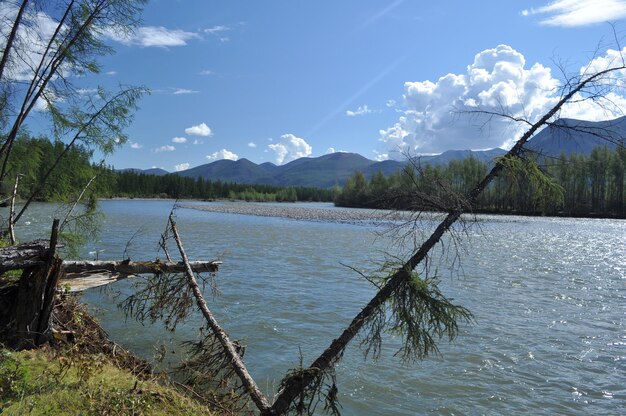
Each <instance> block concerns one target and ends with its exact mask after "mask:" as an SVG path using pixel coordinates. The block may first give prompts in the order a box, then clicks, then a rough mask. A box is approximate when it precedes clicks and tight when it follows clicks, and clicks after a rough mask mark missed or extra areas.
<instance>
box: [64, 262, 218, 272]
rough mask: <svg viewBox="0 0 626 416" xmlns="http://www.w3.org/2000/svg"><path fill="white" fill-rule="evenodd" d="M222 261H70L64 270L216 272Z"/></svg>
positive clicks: (65, 264)
mask: <svg viewBox="0 0 626 416" xmlns="http://www.w3.org/2000/svg"><path fill="white" fill-rule="evenodd" d="M220 264H221V262H220V261H191V262H188V263H187V264H185V263H182V262H181V263H174V262H162V261H158V260H157V261H128V260H122V261H117V260H110V261H107V260H99V261H98V260H95V261H89V260H87V261H85V260H80V261H70V260H65V261H64V262H63V268H64V269H65V272H66V273H68V274H75V273H90V272H94V273H97V272H102V271H108V272H115V273H121V274H142V273H181V272H185V271H186V270H187V266H189V267H190V268H191V270H192V271H194V272H216V271H217V269H218V267H219V265H220Z"/></svg>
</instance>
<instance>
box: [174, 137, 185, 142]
mask: <svg viewBox="0 0 626 416" xmlns="http://www.w3.org/2000/svg"><path fill="white" fill-rule="evenodd" d="M172 143H187V139H186V138H184V137H174V138H173V139H172Z"/></svg>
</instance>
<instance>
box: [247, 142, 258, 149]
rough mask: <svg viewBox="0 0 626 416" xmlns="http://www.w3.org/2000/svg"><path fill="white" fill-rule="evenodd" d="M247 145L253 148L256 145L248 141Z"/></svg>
mask: <svg viewBox="0 0 626 416" xmlns="http://www.w3.org/2000/svg"><path fill="white" fill-rule="evenodd" d="M248 147H252V148H255V147H256V143H255V142H250V143H248Z"/></svg>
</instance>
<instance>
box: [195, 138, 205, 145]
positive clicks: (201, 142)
mask: <svg viewBox="0 0 626 416" xmlns="http://www.w3.org/2000/svg"><path fill="white" fill-rule="evenodd" d="M193 144H196V145H198V144H204V141H202V140H200V139H195V140H194V141H193Z"/></svg>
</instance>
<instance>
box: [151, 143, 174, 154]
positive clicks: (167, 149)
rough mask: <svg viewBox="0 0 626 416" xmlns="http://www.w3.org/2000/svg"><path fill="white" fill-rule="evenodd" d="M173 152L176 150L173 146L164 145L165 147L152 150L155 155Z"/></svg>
mask: <svg viewBox="0 0 626 416" xmlns="http://www.w3.org/2000/svg"><path fill="white" fill-rule="evenodd" d="M174 150H176V148H175V147H174V146H171V145H169V144H166V145H165V146H161V147H157V148H156V149H154V152H155V153H162V152H173V151H174Z"/></svg>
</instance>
